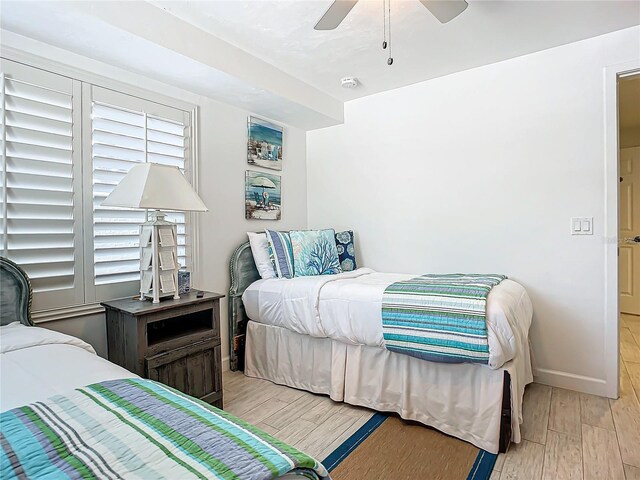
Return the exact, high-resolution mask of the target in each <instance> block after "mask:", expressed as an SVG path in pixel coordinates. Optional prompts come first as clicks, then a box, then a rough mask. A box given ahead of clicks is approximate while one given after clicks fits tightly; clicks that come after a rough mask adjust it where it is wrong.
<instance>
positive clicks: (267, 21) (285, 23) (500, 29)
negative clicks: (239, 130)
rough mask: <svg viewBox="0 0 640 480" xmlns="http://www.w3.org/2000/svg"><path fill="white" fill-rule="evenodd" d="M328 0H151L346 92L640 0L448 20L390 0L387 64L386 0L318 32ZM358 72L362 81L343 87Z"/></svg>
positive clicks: (556, 4) (604, 15)
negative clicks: (441, 20)
mask: <svg viewBox="0 0 640 480" xmlns="http://www.w3.org/2000/svg"><path fill="white" fill-rule="evenodd" d="M331 1H332V0H310V1H304V0H259V1H247V0H236V1H231V0H226V1H171V0H170V1H164V0H157V1H152V3H153V4H154V5H156V6H158V7H161V8H163V9H164V10H166V11H167V12H169V13H171V14H173V15H175V16H177V17H179V18H180V19H182V20H184V21H186V22H189V23H191V24H193V25H195V26H197V27H199V28H201V29H203V30H205V31H207V32H209V33H211V34H212V35H215V36H217V37H219V38H221V39H223V40H225V41H227V42H229V43H231V44H233V45H236V46H238V47H240V48H242V49H243V50H246V51H247V52H249V53H251V54H253V55H255V56H256V57H259V58H261V59H262V60H265V61H267V62H268V63H271V64H272V65H274V66H276V67H278V68H279V69H281V70H283V71H284V72H287V73H289V74H290V75H292V76H294V77H297V78H299V79H301V80H303V81H304V82H306V83H309V84H310V85H313V86H315V87H316V88H318V89H320V90H322V91H324V92H326V93H328V94H330V95H332V96H334V97H336V98H339V99H341V100H350V99H353V98H358V97H361V96H364V95H370V94H372V93H376V92H380V91H384V90H389V89H393V88H397V87H401V86H404V85H409V84H412V83H416V82H420V81H423V80H427V79H430V78H434V77H439V76H442V75H447V74H450V73H453V72H457V71H461V70H466V69H469V68H473V67H477V66H480V65H485V64H489V63H493V62H498V61H501V60H505V59H508V58H513V57H516V56H520V55H525V54H528V53H532V52H535V51H539V50H544V49H547V48H551V47H554V46H558V45H563V44H566V43H570V42H574V41H577V40H582V39H585V38H589V37H593V36H597V35H601V34H604V33H607V32H611V31H614V30H620V29H623V28H627V27H630V26H633V25H637V24H640V2H638V1H558V0H556V1H525V0H509V1H482V0H469V7H468V8H467V9H466V10H465V11H464V12H463V13H462V14H461V15H460V16H459V17H458V18H456V19H454V20H453V21H451V22H449V23H447V24H441V23H439V22H438V21H437V20H436V19H435V18H434V17H433V16H432V15H431V14H430V13H429V12H428V11H427V10H426V9H425V8H424V7H423V6H422V5H421V4H420V2H419V1H418V0H393V1H392V33H393V53H394V55H393V56H394V64H393V65H392V66H390V67H389V66H387V64H386V57H385V52H383V51H382V49H381V43H382V1H381V0H375V1H374V0H360V2H359V3H358V4H357V5H356V6H355V7H354V9H353V10H352V11H351V13H350V14H349V15H348V17H347V18H346V20H345V21H344V22H343V23H342V24H341V25H340V26H339V27H338V28H337V29H336V30H333V31H322V32H319V31H315V30H314V29H313V26H314V24H315V22H316V21H317V20H318V19H319V18H320V16H321V15H322V14H323V13H324V11H325V10H326V8H327V7H328V6H329V5H330V4H331ZM351 75H352V76H356V77H358V78H359V79H360V81H361V83H362V85H361V87H359V88H357V89H354V90H346V89H343V88H342V87H340V85H339V81H340V79H341V78H342V77H344V76H351Z"/></svg>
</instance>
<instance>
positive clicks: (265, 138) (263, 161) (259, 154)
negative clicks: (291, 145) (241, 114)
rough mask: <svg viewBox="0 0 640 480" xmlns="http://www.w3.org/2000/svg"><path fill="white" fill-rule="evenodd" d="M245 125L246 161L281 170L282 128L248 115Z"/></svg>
mask: <svg viewBox="0 0 640 480" xmlns="http://www.w3.org/2000/svg"><path fill="white" fill-rule="evenodd" d="M247 126H248V133H249V138H248V140H247V162H248V163H249V164H250V165H256V166H258V167H264V168H270V169H272V170H282V135H283V128H282V127H279V126H278V125H274V124H273V123H269V122H267V121H266V120H261V119H259V118H256V117H249V119H248V122H247Z"/></svg>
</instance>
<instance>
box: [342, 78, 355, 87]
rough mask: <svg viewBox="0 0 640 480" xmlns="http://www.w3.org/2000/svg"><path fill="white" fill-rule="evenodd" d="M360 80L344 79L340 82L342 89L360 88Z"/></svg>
mask: <svg viewBox="0 0 640 480" xmlns="http://www.w3.org/2000/svg"><path fill="white" fill-rule="evenodd" d="M358 83H359V82H358V79H357V78H356V77H344V78H343V79H342V80H340V85H342V88H356V87H357V86H358Z"/></svg>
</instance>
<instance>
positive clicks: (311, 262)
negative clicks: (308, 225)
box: [289, 229, 342, 277]
mask: <svg viewBox="0 0 640 480" xmlns="http://www.w3.org/2000/svg"><path fill="white" fill-rule="evenodd" d="M335 234H336V233H335V231H334V230H333V229H331V230H292V231H290V232H289V236H290V237H291V246H292V248H293V265H294V269H295V276H296V277H306V276H310V275H331V274H333V273H341V272H342V269H341V268H340V262H339V261H338V250H337V249H336V239H335Z"/></svg>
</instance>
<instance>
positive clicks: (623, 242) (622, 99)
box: [618, 73, 640, 390]
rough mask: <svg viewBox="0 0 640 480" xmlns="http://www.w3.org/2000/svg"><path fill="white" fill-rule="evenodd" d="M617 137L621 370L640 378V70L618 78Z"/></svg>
mask: <svg viewBox="0 0 640 480" xmlns="http://www.w3.org/2000/svg"><path fill="white" fill-rule="evenodd" d="M618 139H619V148H620V151H619V157H618V158H619V165H618V172H619V175H620V184H619V217H618V228H619V232H618V243H619V245H618V252H619V253H618V268H619V283H618V289H619V294H620V296H619V302H620V303H619V305H620V332H619V335H620V371H621V375H622V376H623V377H624V376H625V375H628V376H629V377H630V378H640V73H635V74H632V75H626V76H624V77H621V78H620V79H619V82H618ZM633 387H635V388H638V389H639V390H640V385H638V386H637V387H636V386H635V385H633Z"/></svg>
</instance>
